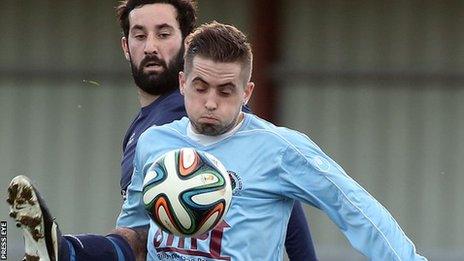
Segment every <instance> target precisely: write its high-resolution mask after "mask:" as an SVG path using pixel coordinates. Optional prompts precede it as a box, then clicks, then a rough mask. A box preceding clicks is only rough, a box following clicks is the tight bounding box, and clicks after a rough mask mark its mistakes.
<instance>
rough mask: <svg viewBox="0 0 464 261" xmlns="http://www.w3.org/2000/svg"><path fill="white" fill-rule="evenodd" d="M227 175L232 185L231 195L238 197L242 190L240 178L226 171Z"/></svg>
mask: <svg viewBox="0 0 464 261" xmlns="http://www.w3.org/2000/svg"><path fill="white" fill-rule="evenodd" d="M227 173H229V177H230V182H231V183H232V195H233V196H237V195H240V191H242V189H243V183H242V178H240V176H239V175H237V173H235V172H233V171H230V170H228V171H227Z"/></svg>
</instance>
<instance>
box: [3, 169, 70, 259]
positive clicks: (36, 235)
mask: <svg viewBox="0 0 464 261" xmlns="http://www.w3.org/2000/svg"><path fill="white" fill-rule="evenodd" d="M7 202H8V204H10V216H11V217H12V218H14V219H15V220H16V222H17V223H16V226H18V227H20V228H21V229H22V230H23V236H24V242H25V257H24V259H25V260H40V261H57V260H58V250H59V249H60V245H61V240H60V239H61V234H60V230H59V228H58V225H57V224H56V222H55V221H54V218H53V217H52V216H51V215H50V212H49V211H48V209H47V206H46V205H45V202H44V200H43V199H42V198H41V197H40V194H39V192H38V191H37V190H36V189H35V188H34V186H33V185H32V183H31V181H30V180H29V179H28V178H27V177H25V176H17V177H15V178H14V179H13V180H12V181H11V183H10V185H9V187H8V199H7Z"/></svg>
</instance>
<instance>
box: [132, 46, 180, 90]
mask: <svg viewBox="0 0 464 261" xmlns="http://www.w3.org/2000/svg"><path fill="white" fill-rule="evenodd" d="M183 53H184V52H183V50H180V51H179V53H178V54H177V55H176V56H175V57H174V59H173V60H172V62H171V63H170V64H169V66H168V65H167V64H166V62H165V61H163V60H160V59H159V58H158V57H156V56H154V55H152V56H146V57H145V58H144V59H143V60H142V61H141V62H140V67H138V68H137V66H136V65H135V64H133V63H132V59H131V69H132V77H134V81H135V84H136V85H137V86H138V87H139V88H140V89H142V90H143V91H144V92H146V93H149V94H151V95H163V94H166V93H169V92H171V91H173V90H176V89H179V72H180V71H182V69H183V67H184V59H183ZM148 62H156V63H158V64H160V65H161V66H162V67H163V68H164V70H163V71H162V72H161V73H149V74H147V73H144V71H143V67H144V65H145V64H147V63H148Z"/></svg>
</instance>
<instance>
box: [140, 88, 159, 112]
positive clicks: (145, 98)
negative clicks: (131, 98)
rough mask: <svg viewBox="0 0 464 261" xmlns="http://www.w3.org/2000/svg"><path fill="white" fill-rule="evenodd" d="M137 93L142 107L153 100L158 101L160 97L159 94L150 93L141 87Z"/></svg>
mask: <svg viewBox="0 0 464 261" xmlns="http://www.w3.org/2000/svg"><path fill="white" fill-rule="evenodd" d="M137 93H138V95H139V103H140V107H142V108H143V107H146V106H148V105H150V104H151V103H152V102H154V101H156V99H158V97H159V95H152V94H149V93H147V92H145V91H143V90H142V89H140V88H138V91H137Z"/></svg>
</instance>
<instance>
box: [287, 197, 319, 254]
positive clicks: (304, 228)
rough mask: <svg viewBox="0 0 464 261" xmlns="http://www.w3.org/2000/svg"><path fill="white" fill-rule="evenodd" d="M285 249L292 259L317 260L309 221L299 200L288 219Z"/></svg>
mask: <svg viewBox="0 0 464 261" xmlns="http://www.w3.org/2000/svg"><path fill="white" fill-rule="evenodd" d="M285 249H286V251H287V256H288V258H289V259H290V261H315V260H317V257H316V252H315V251H314V245H313V240H312V238H311V233H310V232H309V226H308V221H307V220H306V216H305V213H304V211H303V207H302V206H301V203H300V202H299V201H295V204H294V205H293V209H292V213H291V215H290V219H289V221H288V226H287V235H286V237H285Z"/></svg>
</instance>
